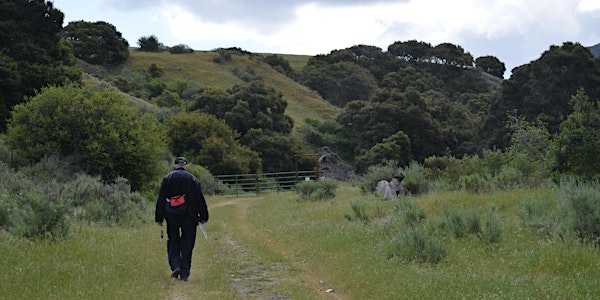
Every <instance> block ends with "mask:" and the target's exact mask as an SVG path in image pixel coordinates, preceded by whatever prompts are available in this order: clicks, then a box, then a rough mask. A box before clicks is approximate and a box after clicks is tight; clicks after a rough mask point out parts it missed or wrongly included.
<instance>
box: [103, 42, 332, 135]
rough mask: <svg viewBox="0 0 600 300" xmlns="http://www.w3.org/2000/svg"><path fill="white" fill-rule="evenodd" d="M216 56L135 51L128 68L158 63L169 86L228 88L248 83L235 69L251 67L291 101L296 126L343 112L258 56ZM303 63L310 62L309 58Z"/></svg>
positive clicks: (137, 68) (140, 68)
mask: <svg viewBox="0 0 600 300" xmlns="http://www.w3.org/2000/svg"><path fill="white" fill-rule="evenodd" d="M216 55H217V54H216V53H215V52H195V53H191V54H170V53H168V52H161V53H153V52H140V51H131V56H130V58H129V59H128V60H127V62H126V64H125V67H127V68H130V69H132V70H147V69H148V68H149V67H150V66H151V65H152V64H156V65H157V66H158V67H159V68H161V69H162V70H163V71H164V73H163V75H162V76H161V78H160V80H161V81H164V82H165V83H166V84H167V86H168V87H172V86H175V85H176V84H177V82H185V83H188V84H191V85H199V87H207V88H219V89H228V88H231V87H232V86H234V85H236V84H242V83H244V82H243V81H242V80H241V79H240V78H238V77H236V76H235V75H234V74H233V73H232V70H233V69H234V68H245V67H247V66H250V67H251V68H252V69H253V70H254V71H255V72H256V73H257V74H258V75H260V76H261V77H262V78H263V81H264V83H265V84H266V85H268V86H270V87H273V88H274V89H275V90H277V91H279V92H281V93H282V94H283V98H284V99H285V100H286V101H287V102H288V108H287V112H286V113H287V114H288V115H289V116H290V117H291V118H292V119H293V120H294V124H295V126H300V125H302V124H304V120H305V119H306V118H315V119H331V118H334V117H335V116H337V114H338V113H339V112H340V109H339V108H336V107H334V106H332V105H331V104H329V103H328V102H326V101H324V100H323V99H322V98H321V97H320V96H319V95H318V94H317V93H315V92H314V91H311V90H309V89H308V88H306V87H305V86H302V85H299V84H298V83H296V82H295V81H293V80H291V79H290V78H288V77H286V76H284V75H283V74H281V73H279V72H277V71H275V70H274V69H273V68H271V67H270V66H269V65H268V64H266V63H263V62H261V61H260V60H259V59H258V58H256V57H250V56H239V55H232V58H231V60H229V61H223V62H221V63H216V62H214V61H213V58H214V57H215V56H216ZM303 60H304V61H306V60H307V58H303ZM301 61H302V59H296V61H295V68H299V67H300V66H301V65H302V62H301ZM113 71H115V70H113ZM119 71H120V70H119Z"/></svg>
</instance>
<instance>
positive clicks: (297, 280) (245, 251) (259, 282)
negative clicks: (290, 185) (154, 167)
mask: <svg viewBox="0 0 600 300" xmlns="http://www.w3.org/2000/svg"><path fill="white" fill-rule="evenodd" d="M258 199H260V198H235V199H225V200H223V201H221V202H218V203H214V204H212V205H210V204H209V209H210V210H211V211H213V210H216V209H219V208H222V207H225V206H230V205H234V206H235V209H233V210H232V211H235V212H236V213H235V215H231V216H229V215H228V224H227V226H223V228H222V231H220V232H210V231H209V237H210V240H209V241H210V242H216V241H218V243H219V246H218V247H219V250H218V252H219V256H220V259H221V260H223V261H224V262H225V263H224V264H226V265H233V266H234V268H233V269H232V270H229V271H228V272H229V273H228V274H227V275H226V276H227V277H228V278H227V281H228V284H229V287H228V290H229V291H228V294H227V296H229V297H231V295H232V291H233V293H234V294H235V297H234V298H233V299H269V300H285V299H292V297H291V295H289V294H287V293H285V292H284V293H281V292H280V290H281V289H278V288H277V287H278V285H280V283H282V282H286V283H288V284H289V283H290V282H292V283H293V284H294V285H296V286H305V287H306V289H307V291H310V290H312V291H313V292H315V293H316V294H317V295H320V296H319V299H340V300H344V299H347V297H345V296H344V295H342V294H339V293H336V292H332V291H327V290H328V287H326V286H324V284H325V283H324V282H323V281H322V280H319V278H320V277H319V276H320V274H318V272H316V271H315V268H312V267H311V266H310V265H308V264H307V263H306V262H304V261H297V260H294V258H293V257H289V255H285V254H283V253H278V254H282V255H283V256H285V257H286V258H287V260H286V261H289V265H288V264H284V263H281V262H272V261H262V260H261V258H260V257H259V256H258V255H256V252H255V250H254V249H250V248H249V247H250V246H249V245H248V244H246V243H244V242H242V241H241V240H236V239H235V237H234V236H236V235H237V236H240V234H241V236H243V239H259V238H260V237H259V236H258V234H257V233H256V232H255V229H254V226H253V224H252V223H251V222H250V221H249V219H248V208H249V207H250V206H251V205H252V203H253V202H254V201H256V200H258ZM232 230H234V231H235V233H236V235H234V234H233V232H231V231H232ZM274 243H275V242H274V241H263V240H261V244H263V245H265V244H266V245H265V246H267V247H269V249H273V250H274V251H276V249H280V247H281V245H275V244H274ZM271 244H273V245H271ZM195 261H196V262H197V260H193V262H192V269H195V268H196V267H195V266H194V265H195V264H194V262H195ZM196 270H197V268H196ZM203 272H207V273H210V270H204V271H203ZM197 281H198V282H195V280H194V278H193V276H191V277H190V281H189V282H188V283H179V282H177V283H175V284H174V286H173V287H172V288H171V290H172V292H171V293H170V295H169V296H168V297H167V299H173V300H180V299H217V298H223V294H219V291H213V292H212V293H211V292H210V291H203V290H201V287H200V285H201V281H202V280H201V279H197ZM180 284H186V285H188V286H189V285H193V286H194V287H192V288H188V287H186V289H185V290H182V289H180V288H178V286H179V285H180ZM278 291H279V292H278Z"/></svg>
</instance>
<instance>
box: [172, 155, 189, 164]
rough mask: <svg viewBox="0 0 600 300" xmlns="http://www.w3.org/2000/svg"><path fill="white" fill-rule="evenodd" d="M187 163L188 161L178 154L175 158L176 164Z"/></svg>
mask: <svg viewBox="0 0 600 300" xmlns="http://www.w3.org/2000/svg"><path fill="white" fill-rule="evenodd" d="M187 163H188V161H187V159H185V157H182V156H180V157H178V158H176V159H175V164H176V165H178V164H186V165H187Z"/></svg>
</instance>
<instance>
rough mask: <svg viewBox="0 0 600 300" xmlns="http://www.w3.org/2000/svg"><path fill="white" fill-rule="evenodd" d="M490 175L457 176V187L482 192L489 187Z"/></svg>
mask: <svg viewBox="0 0 600 300" xmlns="http://www.w3.org/2000/svg"><path fill="white" fill-rule="evenodd" d="M489 181H490V175H488V174H480V173H476V174H470V175H463V176H460V177H459V178H458V182H457V185H458V188H459V189H462V190H465V191H469V192H472V193H482V192H485V191H487V190H489V189H490V184H489Z"/></svg>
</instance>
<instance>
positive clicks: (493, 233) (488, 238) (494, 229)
mask: <svg viewBox="0 0 600 300" xmlns="http://www.w3.org/2000/svg"><path fill="white" fill-rule="evenodd" d="M480 238H481V240H482V241H483V242H484V243H486V244H488V245H489V244H496V243H499V242H500V240H502V225H501V223H500V219H499V218H498V215H497V214H496V210H495V209H491V210H490V211H489V212H488V213H487V214H486V216H485V225H484V230H483V231H481V233H480Z"/></svg>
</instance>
